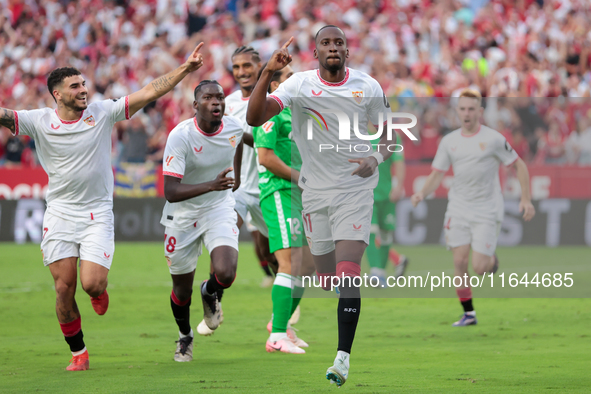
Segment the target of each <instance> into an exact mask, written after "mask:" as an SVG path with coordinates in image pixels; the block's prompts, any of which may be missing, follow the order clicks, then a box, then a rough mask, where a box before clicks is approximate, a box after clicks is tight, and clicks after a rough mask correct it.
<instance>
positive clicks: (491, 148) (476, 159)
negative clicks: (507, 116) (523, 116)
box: [432, 126, 519, 221]
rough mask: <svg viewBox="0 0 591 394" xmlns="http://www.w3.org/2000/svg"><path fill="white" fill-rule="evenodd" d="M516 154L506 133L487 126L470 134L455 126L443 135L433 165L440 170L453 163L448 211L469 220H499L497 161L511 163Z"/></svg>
mask: <svg viewBox="0 0 591 394" xmlns="http://www.w3.org/2000/svg"><path fill="white" fill-rule="evenodd" d="M518 158H519V156H518V155H517V153H515V151H514V150H513V148H512V147H511V145H509V143H508V142H507V140H506V139H505V137H503V135H502V134H501V133H499V132H498V131H496V130H493V129H491V128H490V127H486V126H480V129H479V130H478V132H476V133H475V134H471V135H464V134H463V133H462V130H461V129H458V130H455V131H452V132H451V133H449V134H448V135H446V136H445V137H443V138H442V139H441V143H440V144H439V147H438V148H437V154H436V155H435V158H434V159H433V165H432V167H433V169H435V170H437V171H443V172H446V171H447V170H448V169H449V167H450V166H452V167H453V172H454V177H453V181H452V185H451V188H450V190H449V193H448V198H449V202H448V205H447V213H448V214H450V215H452V216H460V217H464V218H466V220H468V221H502V220H503V214H504V208H503V195H502V193H501V183H500V181H499V165H500V164H501V163H503V164H504V165H506V166H508V165H511V164H513V163H514V162H515V161H516V160H517V159H518Z"/></svg>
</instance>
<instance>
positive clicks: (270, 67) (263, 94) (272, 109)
mask: <svg viewBox="0 0 591 394" xmlns="http://www.w3.org/2000/svg"><path fill="white" fill-rule="evenodd" d="M292 41H293V37H290V39H289V40H288V41H287V42H286V43H285V44H283V46H282V47H281V48H280V49H278V50H276V51H275V52H273V54H272V55H271V58H270V59H269V61H268V62H267V66H266V67H265V69H264V70H263V72H262V73H261V77H260V78H259V80H258V82H257V84H256V85H255V87H254V89H253V91H252V93H251V94H250V99H249V100H248V108H247V110H246V123H248V124H249V125H251V126H253V127H256V126H262V125H263V123H265V122H266V121H268V120H269V119H271V118H272V117H273V116H275V115H277V114H278V113H279V112H281V107H280V106H279V104H278V103H277V102H276V101H275V100H274V99H272V98H270V97H267V89H268V88H269V84H270V83H271V78H272V77H273V74H274V73H275V71H278V70H281V69H282V68H283V67H285V66H287V65H288V64H289V63H291V55H290V54H289V50H288V47H289V45H290V44H291V43H292Z"/></svg>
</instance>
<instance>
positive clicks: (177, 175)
mask: <svg viewBox="0 0 591 394" xmlns="http://www.w3.org/2000/svg"><path fill="white" fill-rule="evenodd" d="M162 174H163V175H168V176H173V177H175V178H180V179H183V176H182V175H181V174H177V173H176V172H168V171H164V172H162Z"/></svg>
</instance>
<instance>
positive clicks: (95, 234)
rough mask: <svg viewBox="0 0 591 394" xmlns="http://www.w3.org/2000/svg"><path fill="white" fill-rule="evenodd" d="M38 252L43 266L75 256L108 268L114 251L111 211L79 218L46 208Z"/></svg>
mask: <svg viewBox="0 0 591 394" xmlns="http://www.w3.org/2000/svg"><path fill="white" fill-rule="evenodd" d="M41 251H42V252H43V264H44V265H45V266H48V265H49V264H51V263H54V262H56V261H58V260H61V259H63V258H66V257H79V258H80V260H87V261H91V262H93V263H96V264H100V265H102V266H103V267H105V268H107V269H110V268H111V263H112V262H113V252H114V251H115V226H114V220H113V211H111V210H109V211H105V212H102V213H98V214H95V213H92V214H89V215H88V218H81V217H77V216H71V215H66V214H63V213H60V212H56V211H52V210H51V209H47V211H45V216H44V218H43V240H42V241H41Z"/></svg>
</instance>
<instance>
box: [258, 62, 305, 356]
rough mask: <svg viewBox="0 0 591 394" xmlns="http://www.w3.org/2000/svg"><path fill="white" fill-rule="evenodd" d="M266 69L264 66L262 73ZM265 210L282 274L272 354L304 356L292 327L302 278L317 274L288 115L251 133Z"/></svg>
mask: <svg viewBox="0 0 591 394" xmlns="http://www.w3.org/2000/svg"><path fill="white" fill-rule="evenodd" d="M264 68H265V67H264V66H263V67H262V68H261V70H263V69H264ZM292 74H293V70H292V69H291V67H289V66H287V67H285V68H283V69H281V70H279V71H277V72H275V74H274V75H273V78H272V79H271V83H270V85H269V90H270V92H272V91H274V90H275V89H277V87H278V86H279V85H280V84H281V83H282V82H284V81H285V80H286V79H287V78H289V77H290V76H291V75H292ZM253 136H254V145H255V148H256V149H255V151H256V152H257V164H258V167H259V188H260V191H261V194H260V204H261V210H262V212H263V218H264V219H265V223H266V224H267V228H268V229H269V247H270V251H271V253H274V254H275V257H276V258H277V262H278V264H279V268H278V270H277V276H276V277H275V282H274V283H273V288H272V291H271V298H272V300H273V318H272V319H271V321H270V322H269V324H268V325H267V330H268V331H269V334H270V336H269V339H268V340H267V344H266V350H267V351H268V352H275V351H281V352H284V353H291V354H302V353H305V351H304V349H302V348H306V347H308V344H307V343H306V342H304V341H303V340H302V339H300V338H298V337H297V336H296V334H295V331H294V329H293V328H291V327H290V326H289V325H288V322H289V319H290V317H291V315H292V314H293V313H294V311H295V310H296V308H297V306H298V304H299V302H300V299H301V297H302V294H303V291H304V289H303V287H302V285H301V275H309V274H311V273H312V272H314V265H313V262H312V255H311V254H310V250H309V248H308V246H307V243H306V241H305V235H304V228H303V226H302V194H301V191H300V189H299V188H298V186H297V182H298V178H299V175H300V173H299V171H300V168H301V166H302V158H301V157H300V154H299V151H298V149H297V147H296V144H295V142H294V141H293V140H292V139H291V111H290V110H289V108H286V109H284V110H283V111H282V112H281V113H279V114H278V115H276V116H274V117H272V118H271V119H269V121H267V122H266V123H265V124H263V125H262V126H260V127H255V128H254V129H253Z"/></svg>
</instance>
